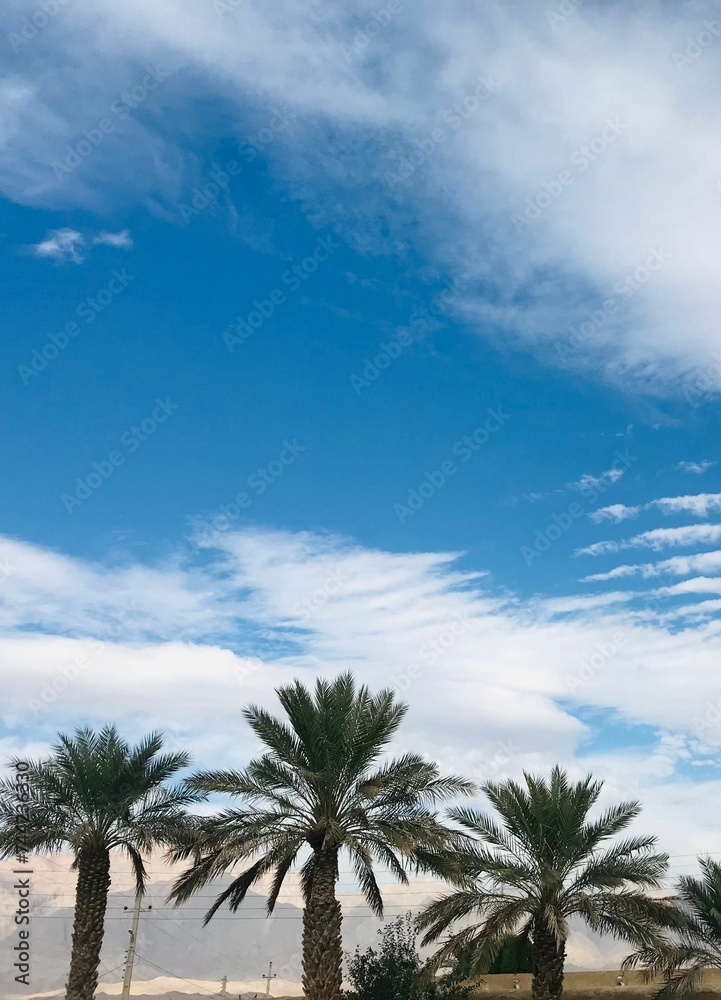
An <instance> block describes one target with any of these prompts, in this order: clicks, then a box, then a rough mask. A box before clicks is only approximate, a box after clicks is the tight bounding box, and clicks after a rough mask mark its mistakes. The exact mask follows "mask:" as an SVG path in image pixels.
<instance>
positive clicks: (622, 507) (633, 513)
mask: <svg viewBox="0 0 721 1000" xmlns="http://www.w3.org/2000/svg"><path fill="white" fill-rule="evenodd" d="M644 509H645V507H627V506H626V504H623V503H612V504H609V506H608V507H599V509H598V510H594V511H592V512H591V513H590V514H589V515H588V516H589V517H590V518H591V520H592V521H593V522H594V524H600V522H601V521H613V522H615V523H616V524H618V522H619V521H626V520H628V518H630V517H638V514H639V511H641V510H644Z"/></svg>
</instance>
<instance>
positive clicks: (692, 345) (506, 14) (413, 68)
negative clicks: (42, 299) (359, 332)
mask: <svg viewBox="0 0 721 1000" xmlns="http://www.w3.org/2000/svg"><path fill="white" fill-rule="evenodd" d="M11 8H12V9H11V10H10V12H9V16H8V18H7V25H6V27H7V30H14V28H15V26H16V23H17V22H18V20H19V19H20V20H21V17H22V13H23V12H26V13H29V12H30V11H31V10H32V4H31V2H30V0H17V2H15V3H13V4H12V5H11ZM372 16H373V5H372V4H371V3H370V0H353V2H351V3H349V4H348V5H345V6H343V7H338V6H337V5H336V6H331V7H328V8H327V9H321V8H318V9H317V11H316V12H315V16H314V17H313V18H309V17H308V9H307V4H306V3H303V2H301V0H285V2H284V3H283V5H282V17H281V16H280V15H279V13H278V11H277V10H275V9H274V8H270V7H267V6H265V7H264V6H261V5H259V4H256V3H253V2H248V3H244V4H242V5H238V6H234V9H233V11H232V12H231V14H230V15H229V16H227V17H223V18H220V17H218V16H217V12H216V11H215V10H214V9H213V5H212V4H190V5H189V4H187V3H183V2H181V0H162V2H158V3H155V4H152V5H151V4H143V3H141V2H140V0H108V2H106V3H104V4H102V5H99V6H98V5H95V6H93V5H82V6H80V7H78V8H77V9H74V10H73V12H72V17H70V16H68V17H66V18H64V19H63V31H62V32H60V31H56V30H54V27H55V26H54V27H53V28H51V29H48V31H46V32H44V33H43V34H42V36H41V37H38V38H37V39H36V40H35V41H34V43H33V46H32V47H25V48H24V49H23V51H22V52H19V53H15V54H14V55H12V54H10V58H11V59H12V61H13V66H12V67H11V83H10V84H9V85H8V87H7V90H8V96H9V100H8V102H7V104H8V107H9V108H10V113H9V115H8V121H7V125H6V126H5V135H6V141H5V143H4V144H3V145H2V146H1V147H0V184H2V187H3V190H4V191H5V193H6V194H7V196H8V197H10V198H13V199H16V200H19V201H22V202H24V203H31V204H39V205H43V206H44V207H57V206H58V205H61V206H77V205H81V206H89V205H90V206H97V205H101V206H103V205H106V204H107V203H108V202H109V203H111V204H117V203H118V202H121V203H127V201H128V199H131V198H132V199H133V200H134V201H133V203H137V202H138V201H144V200H147V199H152V201H153V203H154V204H155V205H156V206H157V207H158V210H159V211H160V210H161V209H162V205H163V204H164V203H165V202H167V203H168V204H170V203H173V204H175V203H176V202H177V199H178V195H179V190H181V189H182V187H183V185H184V184H185V183H186V182H187V179H188V176H189V175H192V171H193V169H195V170H196V171H197V167H198V162H197V152H196V151H195V150H189V149H188V128H187V116H186V118H183V117H182V116H181V115H178V113H177V112H178V108H179V107H180V108H183V109H187V108H188V107H189V106H191V104H192V101H193V99H196V98H200V99H203V100H205V99H207V97H208V95H209V94H216V95H217V94H218V93H220V94H221V95H222V100H223V101H227V111H228V114H227V117H224V116H223V115H219V116H218V120H217V135H216V136H215V137H214V138H215V139H216V141H217V142H220V141H221V140H222V139H225V138H227V135H228V134H229V130H230V128H232V129H235V128H236V127H237V122H238V121H239V120H240V121H241V122H245V123H250V124H251V125H252V127H254V128H260V127H262V126H263V125H264V124H265V123H266V121H267V119H268V117H269V114H270V112H271V109H272V108H273V107H274V105H276V104H277V102H278V101H279V100H282V101H283V102H284V104H287V105H288V106H289V108H290V110H291V111H292V113H293V114H294V116H295V118H294V125H293V128H292V129H290V128H289V129H286V130H284V131H283V132H282V133H280V134H279V135H278V136H277V137H276V139H275V140H274V142H273V144H272V146H271V147H269V148H268V149H267V151H266V154H267V156H268V157H269V158H270V160H271V161H272V162H273V167H274V169H275V170H276V173H277V176H278V177H279V178H281V179H282V183H283V184H284V185H285V186H286V189H287V192H288V194H289V195H290V197H293V198H298V199H299V200H301V201H302V203H303V204H304V206H306V208H307V210H308V211H310V212H311V213H312V214H313V217H314V219H315V220H316V221H317V222H318V223H319V224H324V225H328V226H329V227H330V226H332V227H336V228H337V229H338V231H341V232H343V233H346V234H348V236H349V238H350V236H351V234H352V235H353V237H355V240H354V245H358V246H362V247H364V248H366V252H369V253H374V254H375V253H377V254H385V253H387V252H390V248H391V247H396V248H397V247H405V246H406V245H407V242H408V241H409V239H410V238H411V236H412V239H413V245H414V247H415V248H416V252H417V254H418V255H420V256H422V257H423V258H424V266H425V267H429V266H430V267H432V268H433V269H434V271H435V272H438V271H441V272H443V273H448V274H450V275H451V276H452V277H458V278H460V277H463V278H464V279H465V281H466V285H465V287H466V288H467V289H468V290H467V292H465V293H464V295H463V296H460V297H459V299H458V301H457V303H455V305H454V307H453V310H452V311H453V314H454V315H455V316H456V318H459V319H461V320H463V322H464V323H465V324H466V325H467V326H468V328H469V329H470V330H472V331H474V332H475V333H477V334H478V335H480V336H484V337H489V338H491V340H502V341H504V342H505V341H509V340H510V341H512V342H513V343H515V344H517V345H518V346H520V347H522V348H524V349H526V350H528V351H532V352H534V353H535V354H537V355H539V356H540V357H542V359H543V360H545V361H546V362H547V363H549V364H558V363H562V364H563V365H564V366H565V367H568V366H571V367H573V368H577V369H579V370H581V371H584V372H586V373H588V374H590V375H592V377H600V378H606V379H611V380H614V381H622V382H624V381H628V380H632V382H633V384H634V385H635V386H636V387H637V388H644V389H650V390H655V391H657V390H659V389H662V388H664V387H666V386H667V385H668V382H669V381H673V380H674V379H675V378H677V377H678V376H679V375H681V374H682V373H685V372H688V371H689V370H691V369H692V368H693V367H694V366H697V365H700V366H704V365H708V364H709V362H710V360H711V359H712V357H713V352H714V351H715V349H716V330H715V318H716V315H717V307H718V282H717V276H716V274H715V271H714V268H713V263H712V262H713V261H714V260H715V259H717V255H718V233H719V232H721V226H719V225H718V221H717V218H716V217H717V215H718V209H719V207H720V206H719V199H718V196H717V193H716V190H715V187H716V180H717V166H716V164H717V146H716V143H717V139H716V135H715V132H714V130H713V127H712V124H711V122H712V114H711V113H709V112H710V110H711V104H712V101H713V98H712V97H711V94H712V92H713V91H712V86H711V80H712V76H713V60H712V59H710V58H706V57H702V58H699V59H696V60H694V61H693V65H691V66H689V67H687V68H686V69H685V71H680V70H679V68H678V59H676V60H674V55H675V54H676V55H678V54H679V53H683V51H684V50H685V48H686V46H687V45H688V44H689V41H688V40H689V38H691V39H694V38H696V37H697V36H698V35H699V32H703V31H704V27H703V25H704V19H708V18H710V17H715V16H716V13H715V10H714V8H713V5H712V4H711V2H710V0H694V2H693V3H690V4H686V5H683V7H677V6H673V5H668V4H662V3H656V2H654V3H651V4H650V5H645V6H643V7H639V8H637V9H634V10H633V11H632V12H631V13H629V11H628V8H627V7H626V6H624V5H623V4H621V3H609V4H603V5H585V6H583V7H582V8H580V9H578V10H577V11H576V12H575V13H574V16H573V17H569V18H567V19H566V20H565V21H564V22H563V24H562V25H559V26H557V27H556V28H555V30H554V28H553V27H552V26H551V25H549V23H548V19H547V18H546V17H545V15H544V12H543V11H542V10H540V9H539V8H538V7H537V6H534V5H533V4H532V3H530V2H521V4H520V6H517V7H514V8H513V10H512V11H511V10H510V9H509V8H508V7H507V5H505V4H503V3H501V2H500V0H493V2H490V3H488V4H484V5H483V6H482V7H475V8H473V9H471V8H469V7H468V6H467V4H465V3H463V2H462V0H450V5H449V6H445V7H444V8H443V9H440V8H438V7H437V5H434V4H432V3H430V0H420V2H419V3H417V4H415V5H414V6H413V9H412V12H411V10H410V8H408V10H403V11H402V12H401V13H400V14H399V15H398V16H397V17H395V18H393V19H391V22H390V23H389V24H388V25H387V26H386V27H385V29H384V30H383V31H379V32H377V34H376V37H374V38H373V39H372V41H371V42H370V43H369V44H368V45H367V46H364V47H360V48H357V47H354V44H353V39H354V38H355V37H356V35H357V32H358V25H359V24H364V23H366V22H367V21H368V20H369V19H371V18H372ZM88 39H91V40H92V48H93V52H94V53H95V55H94V59H95V60H96V61H95V62H94V64H93V72H94V82H95V86H94V88H93V93H92V94H88V93H87V92H83V114H82V115H79V113H78V107H79V100H78V97H79V91H78V84H77V81H76V79H75V77H74V76H73V75H72V74H67V73H62V72H61V68H62V67H64V66H66V65H67V64H68V63H69V62H72V61H73V60H78V59H80V58H81V57H85V58H87V52H88V44H89V43H88ZM110 39H112V43H111V42H110V41H109V40H110ZM25 49H27V51H26V50H25ZM349 51H351V53H352V58H349V57H348V52H349ZM149 60H157V61H158V62H159V63H162V62H163V61H164V60H170V61H171V62H173V64H174V65H175V66H176V67H177V68H179V70H180V72H178V73H177V74H175V76H174V80H173V82H172V84H165V83H164V84H163V88H164V89H163V95H164V105H163V113H162V115H161V114H159V113H158V109H157V108H155V107H154V106H153V99H152V98H151V99H149V100H148V101H146V102H145V103H144V105H143V116H142V121H141V117H140V116H136V115H133V114H130V115H128V116H127V117H126V118H125V119H123V121H118V122H114V124H115V126H116V128H115V134H114V135H113V142H111V141H107V142H105V141H104V142H103V143H102V144H100V145H98V147H97V148H96V149H94V151H93V153H92V156H87V158H85V159H84V160H83V162H82V164H81V165H80V166H79V167H78V169H77V170H74V171H73V173H72V175H71V176H69V177H68V176H65V175H64V174H63V175H62V177H58V176H56V175H55V174H54V173H53V171H52V170H51V169H49V167H48V165H49V164H52V163H53V162H54V161H55V160H62V158H63V157H64V156H65V155H66V150H67V146H68V137H70V138H71V140H72V141H71V143H70V145H71V146H77V144H78V143H79V142H81V141H82V140H83V139H84V138H85V137H84V135H83V129H84V128H87V123H88V122H91V123H93V122H98V121H101V120H102V119H103V116H104V115H107V113H108V108H109V107H110V106H111V105H112V103H113V100H114V99H115V98H117V96H118V94H119V93H122V92H123V90H124V88H127V87H132V85H133V84H139V83H140V81H141V80H142V79H143V74H144V73H146V72H147V63H148V61H149ZM41 66H42V67H45V68H46V71H44V72H41V71H40V67H41ZM379 66H382V67H383V72H382V73H379V72H378V67H379ZM54 69H57V72H53V70H54ZM479 74H480V76H481V77H482V78H484V79H487V80H490V81H492V89H491V88H490V87H487V89H488V90H489V92H490V96H489V99H488V100H484V101H483V102H482V103H480V102H479V100H478V98H475V97H474V92H475V89H476V88H477V87H478V86H479V84H478V80H479ZM473 100H475V105H474V104H473ZM699 106H703V107H704V109H705V113H700V114H697V113H695V110H696V109H697V108H698V107H699ZM468 108H472V109H473V110H472V111H470V112H467V109H468ZM692 110H693V112H694V113H691V111H692ZM242 127H243V126H241V129H242ZM207 134H208V129H207V127H206V126H205V124H204V128H203V137H204V138H207ZM434 134H435V135H436V136H439V135H441V134H442V138H441V139H438V138H436V139H434V138H433V135H434ZM670 137H677V138H671V139H670ZM116 138H117V140H118V141H117V142H115V139H116ZM190 138H191V139H192V136H191V137H190ZM211 138H213V137H211ZM359 171H361V172H362V176H363V178H364V182H365V183H364V185H363V189H362V191H361V190H360V189H359V186H358V183H357V177H358V172H359ZM400 171H402V173H403V174H405V177H403V181H402V183H401V184H396V185H394V184H392V183H390V181H389V178H398V176H399V172H400ZM649 178H650V180H649ZM680 178H683V179H684V183H680V182H679V179H680ZM190 186H191V187H192V182H191V185H190ZM660 203H663V204H664V206H665V208H664V212H663V213H662V214H661V215H659V213H658V210H657V206H658V204H660ZM518 220H520V221H518ZM479 234H480V235H481V237H482V238H480V239H479ZM661 268H663V280H659V279H658V275H657V273H656V272H657V271H659V270H660V269H661ZM682 324H683V328H684V330H685V331H686V332H685V336H684V337H679V336H678V330H679V328H681V325H682ZM559 341H562V342H563V344H564V345H566V346H567V345H569V344H570V345H571V350H570V351H568V350H567V351H565V352H564V360H563V361H561V362H559V357H558V351H557V349H556V348H557V345H558V343H559Z"/></svg>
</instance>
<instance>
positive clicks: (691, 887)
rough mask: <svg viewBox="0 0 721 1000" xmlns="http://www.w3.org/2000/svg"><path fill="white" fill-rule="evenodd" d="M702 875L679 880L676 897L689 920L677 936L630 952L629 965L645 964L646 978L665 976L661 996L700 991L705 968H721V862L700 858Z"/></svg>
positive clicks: (658, 993)
mask: <svg viewBox="0 0 721 1000" xmlns="http://www.w3.org/2000/svg"><path fill="white" fill-rule="evenodd" d="M698 861H699V865H700V867H701V878H694V877H693V876H691V875H682V876H681V878H679V880H678V882H677V892H676V900H677V902H678V904H679V905H680V906H681V907H682V909H683V911H684V912H685V914H686V916H687V918H688V923H687V925H686V926H685V927H683V928H681V929H680V932H679V933H678V934H677V935H676V936H675V938H668V939H666V940H665V941H662V942H660V943H659V944H658V945H657V946H656V947H651V948H645V949H641V950H639V951H637V952H635V953H634V954H633V955H629V957H628V958H627V959H626V961H625V962H624V963H623V967H624V968H626V969H633V968H635V967H636V966H638V965H642V966H644V970H643V978H644V980H645V981H646V982H650V981H651V980H653V979H656V978H657V977H658V976H662V977H663V979H664V982H663V984H662V985H661V987H660V988H659V989H658V990H657V991H656V993H655V994H654V997H655V998H659V1000H670V998H671V997H675V996H688V995H689V994H692V993H696V992H698V990H699V988H700V986H701V983H702V980H703V973H704V969H721V865H720V864H719V863H718V861H713V860H712V859H711V858H699V859H698Z"/></svg>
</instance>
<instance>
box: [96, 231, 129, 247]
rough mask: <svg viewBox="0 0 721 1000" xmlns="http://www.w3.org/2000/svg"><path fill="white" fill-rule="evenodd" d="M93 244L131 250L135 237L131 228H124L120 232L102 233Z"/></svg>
mask: <svg viewBox="0 0 721 1000" xmlns="http://www.w3.org/2000/svg"><path fill="white" fill-rule="evenodd" d="M93 244H96V245H97V244H99V245H101V246H107V247H118V248H120V249H122V250H130V248H131V247H132V245H133V237H132V236H131V235H130V230H129V229H122V230H121V231H120V232H119V233H100V234H99V235H98V236H96V237H95V239H94V240H93Z"/></svg>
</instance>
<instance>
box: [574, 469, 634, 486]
mask: <svg viewBox="0 0 721 1000" xmlns="http://www.w3.org/2000/svg"><path fill="white" fill-rule="evenodd" d="M624 472H625V470H624V469H606V471H605V472H602V473H601V474H600V475H598V476H594V475H593V474H592V473H590V472H584V474H583V475H582V476H581V478H580V479H578V480H576V482H573V483H569V484H568V486H569V489H572V490H597V489H598V488H599V487H601V488H603V487H605V486H608V485H610V484H611V483H617V482H618V480H619V479H621V478H622V477H623V475H624Z"/></svg>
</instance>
